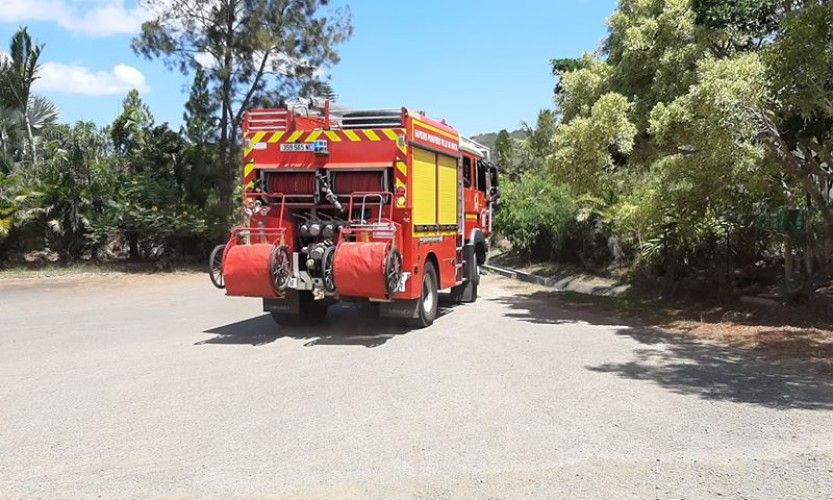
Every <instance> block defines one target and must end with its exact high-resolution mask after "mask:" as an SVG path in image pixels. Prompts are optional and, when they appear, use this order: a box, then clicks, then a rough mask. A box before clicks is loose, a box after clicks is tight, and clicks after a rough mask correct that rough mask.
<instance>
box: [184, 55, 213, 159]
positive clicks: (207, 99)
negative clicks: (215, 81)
mask: <svg viewBox="0 0 833 500" xmlns="http://www.w3.org/2000/svg"><path fill="white" fill-rule="evenodd" d="M215 111H216V108H215V107H214V105H213V102H212V100H211V94H210V91H209V89H208V78H206V76H205V71H204V70H203V69H202V67H199V68H197V70H196V73H195V74H194V83H193V85H192V86H191V94H190V95H189V96H188V101H187V102H186V103H185V112H184V113H183V114H182V120H183V122H184V125H183V127H182V133H183V134H184V135H185V137H186V138H187V139H188V141H189V142H190V143H191V144H201V145H205V144H209V143H212V142H214V141H215V139H216V137H217V118H216V117H215V114H214V112H215Z"/></svg>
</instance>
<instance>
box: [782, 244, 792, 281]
mask: <svg viewBox="0 0 833 500" xmlns="http://www.w3.org/2000/svg"><path fill="white" fill-rule="evenodd" d="M784 289H785V291H786V292H787V294H792V290H793V246H792V242H790V240H789V238H788V239H787V241H786V242H785V243H784Z"/></svg>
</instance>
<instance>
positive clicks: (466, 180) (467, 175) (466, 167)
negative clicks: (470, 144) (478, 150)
mask: <svg viewBox="0 0 833 500" xmlns="http://www.w3.org/2000/svg"><path fill="white" fill-rule="evenodd" d="M463 187H467V188H470V187H471V158H469V157H468V156H463Z"/></svg>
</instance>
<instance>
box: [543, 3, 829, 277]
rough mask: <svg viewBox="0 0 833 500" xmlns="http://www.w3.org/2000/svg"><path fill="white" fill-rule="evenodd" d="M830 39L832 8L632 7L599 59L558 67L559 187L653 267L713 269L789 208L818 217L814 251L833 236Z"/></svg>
mask: <svg viewBox="0 0 833 500" xmlns="http://www.w3.org/2000/svg"><path fill="white" fill-rule="evenodd" d="M831 40H833V4H831V3H829V2H824V1H820V0H807V1H800V2H784V1H780V0H742V1H738V2H733V1H729V0H620V2H619V8H618V9H617V10H616V12H615V13H614V14H613V15H612V16H611V18H610V19H609V35H608V37H607V38H606V40H605V41H604V43H603V46H602V51H601V54H599V55H598V56H595V55H585V56H583V57H582V59H580V60H575V61H566V60H558V61H553V65H554V68H555V69H556V71H555V72H556V76H557V77H558V78H559V84H558V86H557V90H556V96H555V99H556V103H557V104H558V106H559V109H560V111H561V116H562V122H561V123H560V125H559V126H558V127H557V130H556V132H555V134H554V138H553V141H554V144H555V153H554V155H553V156H552V161H551V165H552V169H553V172H554V174H555V179H556V180H558V181H562V182H564V181H566V182H567V183H568V184H569V185H570V186H571V187H572V188H573V189H575V190H576V192H577V193H578V194H579V195H581V194H582V193H585V194H589V195H592V197H593V199H594V200H595V202H596V203H597V204H598V207H599V213H600V214H602V217H603V219H604V221H605V223H606V224H607V225H608V226H609V227H610V228H612V230H613V231H614V232H615V233H616V235H617V237H618V238H620V239H621V240H622V241H624V242H626V243H630V244H631V245H633V246H635V247H636V249H637V250H638V254H639V255H642V256H644V257H646V259H647V260H650V261H654V262H665V263H667V264H669V265H670V266H671V267H674V266H679V265H680V264H679V263H680V262H686V263H690V262H693V259H697V258H703V259H707V258H708V257H703V256H708V255H710V254H714V252H716V251H718V248H719V245H717V242H719V241H728V239H729V238H731V237H732V235H737V238H738V239H739V240H743V241H747V240H748V238H749V235H750V234H753V232H754V231H755V228H756V227H758V228H759V227H763V226H760V221H761V219H762V217H769V216H771V215H773V214H775V213H776V212H778V211H780V210H783V209H791V210H792V209H797V210H805V211H807V213H808V216H807V218H808V223H807V231H806V234H807V243H806V245H808V247H807V248H808V250H807V253H808V255H809V254H810V253H812V252H811V250H810V249H809V245H812V244H813V243H812V241H813V238H816V239H818V240H819V241H821V239H824V238H823V237H822V236H821V235H819V234H817V233H814V231H816V230H815V229H814V228H815V227H826V228H827V229H825V230H824V232H825V233H826V234H827V238H828V241H829V236H830V235H831V234H833V212H831V194H833V193H832V192H831V189H833V157H831V150H833V133H832V132H833V126H831V125H830V124H831V123H833V99H832V98H831V95H832V94H831V93H830V89H831V88H833V70H832V69H831V68H833V41H831ZM556 63H557V64H556ZM816 218H818V219H819V220H820V221H821V223H822V225H821V226H814V225H813V224H815V222H814V221H815V220H816ZM754 234H757V235H758V236H757V237H758V238H761V236H760V235H761V234H767V233H766V231H759V232H757V233H754ZM790 237H793V236H790ZM744 238H746V240H745V239H744ZM764 244H765V242H761V243H760V245H764ZM719 251H721V252H728V251H729V250H728V249H726V248H724V249H723V250H719ZM750 251H752V250H750ZM827 253H828V254H829V253H830V252H829V250H828V251H827ZM698 255H699V256H700V257H698ZM825 259H827V260H828V262H829V259H830V256H829V255H827V256H824V257H823V258H822V259H821V260H825ZM808 262H809V259H808ZM808 267H809V263H808ZM672 274H673V272H672Z"/></svg>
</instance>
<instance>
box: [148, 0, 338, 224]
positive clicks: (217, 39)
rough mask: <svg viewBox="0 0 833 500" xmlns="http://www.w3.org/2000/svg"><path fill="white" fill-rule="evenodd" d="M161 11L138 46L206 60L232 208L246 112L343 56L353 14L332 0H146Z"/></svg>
mask: <svg viewBox="0 0 833 500" xmlns="http://www.w3.org/2000/svg"><path fill="white" fill-rule="evenodd" d="M141 3H142V4H143V5H144V6H145V7H147V8H148V10H149V11H151V12H154V13H156V15H155V16H154V17H153V18H152V19H150V20H149V21H147V22H145V23H144V24H143V25H142V32H141V33H140V34H139V35H138V36H137V37H136V38H135V39H134V40H133V49H134V50H135V51H136V52H137V53H138V54H141V55H143V56H145V57H147V58H162V59H164V60H165V62H166V63H167V64H168V65H169V66H170V67H175V68H178V69H179V70H180V71H182V72H183V73H187V72H189V71H191V70H193V69H195V68H196V67H197V66H202V67H203V69H204V70H205V75H206V77H207V78H208V80H209V82H210V86H211V88H212V89H213V92H212V96H213V97H214V98H215V99H216V100H217V104H218V106H217V108H218V109H220V114H219V141H218V147H219V153H220V154H219V156H220V162H221V164H222V165H224V166H225V175H224V178H223V182H222V183H221V190H222V191H221V204H222V205H223V206H224V207H226V208H227V209H229V210H230V208H231V194H232V186H233V179H234V178H235V175H236V173H237V171H238V168H237V167H238V165H239V161H236V160H234V159H233V151H234V149H235V144H234V142H235V140H236V138H237V132H238V130H239V128H240V123H241V120H242V118H243V113H244V112H245V110H246V109H248V108H250V107H251V106H252V105H255V104H258V103H261V102H264V101H271V102H275V101H277V100H279V98H280V97H281V96H286V95H287V94H290V93H296V92H297V91H298V90H299V89H300V88H301V87H302V86H303V85H304V83H306V82H309V81H311V80H315V79H316V78H317V77H318V74H319V71H320V69H321V68H324V67H326V66H327V65H329V64H334V63H336V62H338V55H337V53H336V50H335V47H336V46H337V45H338V44H339V43H341V42H343V41H345V40H346V39H347V38H348V37H349V36H350V34H351V31H352V27H351V23H350V17H349V13H347V12H343V11H336V12H334V13H333V15H332V16H330V15H327V13H325V12H324V9H323V7H325V6H326V5H327V4H328V3H329V2H327V1H326V0H252V1H250V0H219V1H217V2H210V3H206V2H202V1H199V0H173V1H170V0H142V2H141Z"/></svg>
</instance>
